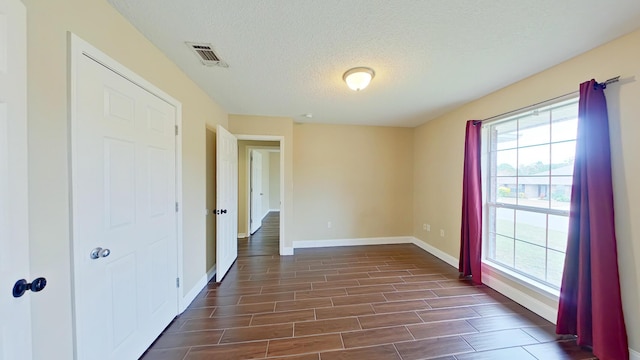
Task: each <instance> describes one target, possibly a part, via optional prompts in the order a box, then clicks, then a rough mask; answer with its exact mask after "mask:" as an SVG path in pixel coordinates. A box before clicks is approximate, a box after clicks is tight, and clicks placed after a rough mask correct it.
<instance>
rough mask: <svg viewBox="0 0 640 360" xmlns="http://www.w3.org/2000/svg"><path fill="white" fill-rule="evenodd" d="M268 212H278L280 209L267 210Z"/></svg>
mask: <svg viewBox="0 0 640 360" xmlns="http://www.w3.org/2000/svg"><path fill="white" fill-rule="evenodd" d="M269 212H280V209H269Z"/></svg>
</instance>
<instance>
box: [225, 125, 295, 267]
mask: <svg viewBox="0 0 640 360" xmlns="http://www.w3.org/2000/svg"><path fill="white" fill-rule="evenodd" d="M234 135H235V136H236V138H237V139H238V140H258V141H279V142H280V234H279V235H280V245H279V250H280V255H293V253H291V250H292V249H285V246H284V244H285V236H286V235H285V234H286V231H284V230H285V225H286V221H285V218H286V216H285V208H286V206H285V204H286V203H285V196H284V179H285V177H284V169H285V162H284V153H285V146H287V144H286V141H285V139H284V136H279V135H243V134H234ZM238 191H240V190H239V189H238ZM247 230H249V228H247Z"/></svg>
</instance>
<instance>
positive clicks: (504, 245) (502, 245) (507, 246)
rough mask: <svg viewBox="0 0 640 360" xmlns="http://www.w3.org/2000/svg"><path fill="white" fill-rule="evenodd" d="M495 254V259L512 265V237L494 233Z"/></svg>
mask: <svg viewBox="0 0 640 360" xmlns="http://www.w3.org/2000/svg"><path fill="white" fill-rule="evenodd" d="M495 256H496V257H495V258H494V260H495V261H498V262H500V263H502V264H504V265H507V266H511V267H513V239H511V238H508V237H506V236H502V235H496V255H495Z"/></svg>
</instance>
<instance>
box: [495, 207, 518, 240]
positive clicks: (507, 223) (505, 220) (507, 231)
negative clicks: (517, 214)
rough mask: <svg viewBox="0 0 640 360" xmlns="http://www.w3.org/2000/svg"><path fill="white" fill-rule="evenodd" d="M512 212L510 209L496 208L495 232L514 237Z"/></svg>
mask: <svg viewBox="0 0 640 360" xmlns="http://www.w3.org/2000/svg"><path fill="white" fill-rule="evenodd" d="M513 215H514V213H513V210H511V209H501V208H498V209H496V220H495V223H496V225H495V226H496V233H498V234H500V235H504V236H507V237H511V238H512V237H514V236H513V231H514V226H515V222H514V216H513Z"/></svg>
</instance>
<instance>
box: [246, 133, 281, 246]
mask: <svg viewBox="0 0 640 360" xmlns="http://www.w3.org/2000/svg"><path fill="white" fill-rule="evenodd" d="M280 166H281V164H280V142H278V141H256V140H240V141H238V256H239V257H241V256H263V255H278V254H279V246H280V205H281V204H280V201H281V196H280V189H281V181H282V179H281V176H280V175H281V171H280Z"/></svg>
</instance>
